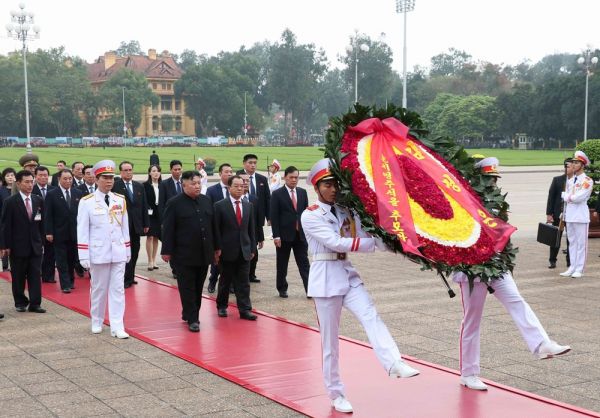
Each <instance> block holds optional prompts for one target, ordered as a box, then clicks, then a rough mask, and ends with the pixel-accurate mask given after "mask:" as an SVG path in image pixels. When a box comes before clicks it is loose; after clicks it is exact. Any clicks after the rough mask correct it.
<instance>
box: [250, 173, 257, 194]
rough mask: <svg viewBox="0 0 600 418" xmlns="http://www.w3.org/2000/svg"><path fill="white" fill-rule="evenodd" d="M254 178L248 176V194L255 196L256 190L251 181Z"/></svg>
mask: <svg viewBox="0 0 600 418" xmlns="http://www.w3.org/2000/svg"><path fill="white" fill-rule="evenodd" d="M253 178H254V176H250V194H251V195H253V196H256V188H255V187H254V181H252V180H253Z"/></svg>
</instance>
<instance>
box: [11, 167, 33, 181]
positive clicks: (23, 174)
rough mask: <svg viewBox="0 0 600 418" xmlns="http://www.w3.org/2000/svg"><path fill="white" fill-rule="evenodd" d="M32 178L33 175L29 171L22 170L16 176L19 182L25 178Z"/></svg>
mask: <svg viewBox="0 0 600 418" xmlns="http://www.w3.org/2000/svg"><path fill="white" fill-rule="evenodd" d="M28 176H29V177H31V178H33V173H32V172H31V171H29V170H21V171H19V172H17V175H16V176H15V177H16V178H17V181H21V180H23V177H28Z"/></svg>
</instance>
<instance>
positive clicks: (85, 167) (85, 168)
mask: <svg viewBox="0 0 600 418" xmlns="http://www.w3.org/2000/svg"><path fill="white" fill-rule="evenodd" d="M88 168H91V169H92V170H94V166H93V165H91V164H87V165H84V166H83V170H81V171H82V172H83V173H84V174H85V170H87V169H88ZM92 174H94V172H93V171H92Z"/></svg>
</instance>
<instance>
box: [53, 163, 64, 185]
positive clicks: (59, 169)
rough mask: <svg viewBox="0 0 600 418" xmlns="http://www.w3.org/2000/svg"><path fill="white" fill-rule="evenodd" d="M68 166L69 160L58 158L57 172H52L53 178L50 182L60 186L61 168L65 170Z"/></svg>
mask: <svg viewBox="0 0 600 418" xmlns="http://www.w3.org/2000/svg"><path fill="white" fill-rule="evenodd" d="M66 167H67V162H66V161H65V160H58V161H57V162H56V173H54V174H52V180H51V181H50V184H51V185H52V186H54V187H58V175H59V174H60V172H61V170H63V169H64V168H66Z"/></svg>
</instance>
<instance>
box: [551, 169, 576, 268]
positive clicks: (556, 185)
mask: <svg viewBox="0 0 600 418" xmlns="http://www.w3.org/2000/svg"><path fill="white" fill-rule="evenodd" d="M563 165H564V168H565V174H563V175H561V176H556V177H554V178H553V179H552V184H550V190H548V202H547V204H546V222H547V223H549V224H550V223H551V224H552V225H554V226H558V225H559V223H560V215H561V213H562V212H563V209H564V208H563V206H564V202H563V200H562V198H561V197H560V196H561V193H562V192H564V191H565V183H566V181H567V178H571V177H572V176H573V169H572V168H571V159H570V158H567V159H566V160H564V162H563ZM565 239H566V234H565ZM559 250H560V247H556V248H553V247H550V257H549V259H548V261H549V264H548V268H549V269H553V268H556V260H557V256H558V251H559ZM570 265H571V263H570V259H569V240H568V239H567V267H569V266H570Z"/></svg>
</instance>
